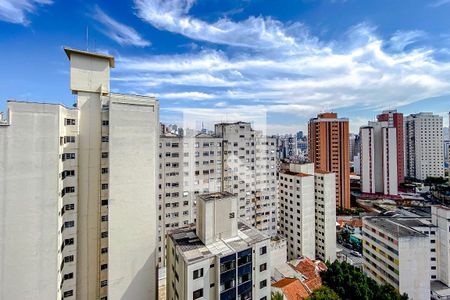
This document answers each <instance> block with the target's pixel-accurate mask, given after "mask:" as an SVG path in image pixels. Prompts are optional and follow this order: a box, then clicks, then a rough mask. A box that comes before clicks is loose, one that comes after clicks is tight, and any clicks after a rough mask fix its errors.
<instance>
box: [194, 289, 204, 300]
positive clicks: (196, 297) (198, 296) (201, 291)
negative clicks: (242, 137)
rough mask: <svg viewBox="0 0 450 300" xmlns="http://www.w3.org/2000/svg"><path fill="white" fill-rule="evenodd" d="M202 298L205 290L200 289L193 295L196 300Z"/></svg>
mask: <svg viewBox="0 0 450 300" xmlns="http://www.w3.org/2000/svg"><path fill="white" fill-rule="evenodd" d="M201 297H203V289H198V290H196V291H194V293H192V298H193V299H194V300H195V299H198V298H201Z"/></svg>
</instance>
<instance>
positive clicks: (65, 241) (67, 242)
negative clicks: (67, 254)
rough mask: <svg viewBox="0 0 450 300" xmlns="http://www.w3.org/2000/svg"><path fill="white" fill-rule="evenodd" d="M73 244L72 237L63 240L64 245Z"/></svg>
mask: <svg viewBox="0 0 450 300" xmlns="http://www.w3.org/2000/svg"><path fill="white" fill-rule="evenodd" d="M73 244H74V239H73V238H70V239H65V240H64V245H65V246H67V245H73Z"/></svg>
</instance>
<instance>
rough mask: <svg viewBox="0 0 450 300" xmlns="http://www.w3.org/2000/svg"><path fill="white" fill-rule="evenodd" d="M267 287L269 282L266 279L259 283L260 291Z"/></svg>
mask: <svg viewBox="0 0 450 300" xmlns="http://www.w3.org/2000/svg"><path fill="white" fill-rule="evenodd" d="M266 286H267V280H265V279H264V280H263V281H261V282H260V283H259V288H260V289H263V288H265V287H266Z"/></svg>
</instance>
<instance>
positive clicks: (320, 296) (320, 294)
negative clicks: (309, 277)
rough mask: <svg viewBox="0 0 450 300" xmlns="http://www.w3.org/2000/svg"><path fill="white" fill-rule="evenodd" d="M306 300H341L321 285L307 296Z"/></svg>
mask: <svg viewBox="0 0 450 300" xmlns="http://www.w3.org/2000/svg"><path fill="white" fill-rule="evenodd" d="M306 300H341V298H340V297H339V295H338V294H336V292H335V291H333V290H332V289H330V288H329V287H327V286H325V285H323V286H321V287H320V288H318V289H317V290H315V291H314V292H313V293H312V294H311V295H309V297H308V298H306Z"/></svg>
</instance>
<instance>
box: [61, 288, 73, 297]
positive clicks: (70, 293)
mask: <svg viewBox="0 0 450 300" xmlns="http://www.w3.org/2000/svg"><path fill="white" fill-rule="evenodd" d="M72 296H73V290H70V291H67V292H64V294H63V297H64V298H67V297H72Z"/></svg>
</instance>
